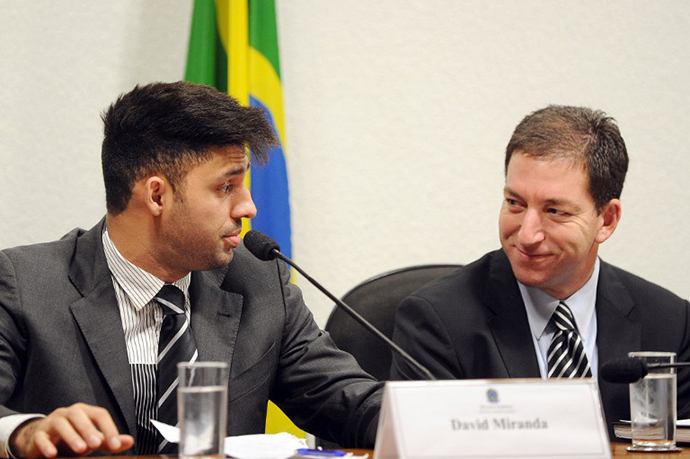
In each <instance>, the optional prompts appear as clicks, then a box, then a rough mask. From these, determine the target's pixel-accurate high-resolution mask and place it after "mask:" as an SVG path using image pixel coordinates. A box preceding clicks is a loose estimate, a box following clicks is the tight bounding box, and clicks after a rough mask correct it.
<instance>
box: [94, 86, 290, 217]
mask: <svg viewBox="0 0 690 459" xmlns="http://www.w3.org/2000/svg"><path fill="white" fill-rule="evenodd" d="M102 119H103V123H104V138H103V147H102V151H101V160H102V166H103V180H104V183H105V195H106V205H107V209H108V213H109V214H111V215H117V214H119V213H121V212H123V211H124V210H125V209H126V208H127V204H128V203H129V200H130V198H131V196H132V188H133V187H134V184H135V182H136V181H137V180H139V179H141V178H142V177H145V176H146V175H148V174H151V173H162V174H163V175H164V176H165V177H166V179H167V180H168V181H169V182H170V185H171V187H172V189H173V192H176V191H178V190H179V188H180V187H181V186H182V184H183V183H184V178H185V176H186V174H187V172H188V171H189V168H190V167H191V166H192V165H194V164H198V163H200V162H203V161H205V160H207V159H209V158H210V156H211V153H212V152H211V150H212V149H214V148H219V147H225V146H229V145H237V146H240V147H242V148H244V147H247V146H248V147H249V149H250V152H251V156H252V158H253V159H255V160H256V161H257V162H259V163H260V164H263V163H266V162H267V161H268V152H269V150H270V149H271V148H272V147H274V146H276V145H278V140H277V137H276V135H275V131H274V129H273V127H272V126H271V124H270V122H269V121H268V119H267V117H266V115H265V113H264V112H263V110H262V109H260V108H255V107H243V106H242V105H240V104H239V103H238V102H237V101H236V100H235V99H233V98H232V97H230V96H228V95H227V94H224V93H222V92H220V91H218V90H216V89H215V88H212V87H210V86H205V85H200V84H194V83H188V82H184V81H178V82H174V83H151V84H147V85H145V86H139V85H137V86H136V87H135V88H134V89H133V90H132V91H130V92H128V93H126V94H123V95H121V96H120V97H119V98H118V99H117V100H116V101H115V102H114V103H113V104H112V105H110V107H108V109H107V110H106V111H105V112H104V113H103V115H102Z"/></svg>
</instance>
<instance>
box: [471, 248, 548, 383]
mask: <svg viewBox="0 0 690 459" xmlns="http://www.w3.org/2000/svg"><path fill="white" fill-rule="evenodd" d="M484 298H485V300H484V304H485V305H486V306H487V307H488V308H489V309H491V310H492V311H493V312H494V314H495V316H494V317H493V318H492V319H490V320H489V328H490V330H491V333H492V335H493V337H494V341H495V343H496V347H497V348H498V351H499V353H500V354H501V358H502V359H503V365H504V366H505V368H506V371H507V372H508V377H510V378H539V377H540V376H541V375H540V373H539V363H538V361H537V356H536V351H535V350H534V344H533V341H532V332H531V330H530V327H529V322H528V320H527V312H526V311H525V305H524V303H523V301H522V295H520V289H519V288H518V285H517V281H516V280H515V277H514V276H513V271H512V269H511V267H510V262H509V261H508V258H507V257H506V256H505V254H504V252H503V251H502V250H499V251H497V252H494V256H493V257H492V260H491V265H490V267H489V281H488V282H487V287H486V291H485V293H484Z"/></svg>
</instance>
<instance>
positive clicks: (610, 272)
mask: <svg viewBox="0 0 690 459" xmlns="http://www.w3.org/2000/svg"><path fill="white" fill-rule="evenodd" d="M600 269H601V272H600V274H599V281H600V282H615V281H618V282H620V283H621V284H622V285H623V287H624V288H625V289H626V290H627V291H628V292H629V293H630V294H631V295H632V296H633V297H643V298H644V297H646V298H650V299H651V298H653V299H654V300H655V302H657V301H659V302H662V303H668V302H684V301H685V300H684V299H683V298H681V297H679V296H678V295H676V294H675V293H673V292H672V291H670V290H668V289H667V288H665V287H662V286H661V285H658V284H655V283H654V282H651V281H648V280H646V279H643V278H642V277H640V276H638V275H636V274H633V273H631V272H629V271H626V270H624V269H621V268H619V267H617V266H614V265H612V264H610V263H606V262H605V261H603V260H602V261H601V268H600ZM636 303H638V304H639V303H640V301H639V298H636Z"/></svg>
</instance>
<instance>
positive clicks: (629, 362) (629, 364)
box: [601, 357, 690, 384]
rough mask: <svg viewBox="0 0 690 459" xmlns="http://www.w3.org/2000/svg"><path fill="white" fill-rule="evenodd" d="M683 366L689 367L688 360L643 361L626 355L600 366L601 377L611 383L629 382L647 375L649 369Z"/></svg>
mask: <svg viewBox="0 0 690 459" xmlns="http://www.w3.org/2000/svg"><path fill="white" fill-rule="evenodd" d="M683 367H690V362H676V363H645V362H643V361H642V360H639V359H633V358H632V357H626V358H623V359H616V360H611V361H610V362H606V363H605V364H603V365H602V366H601V377H602V378H603V379H604V380H606V381H608V382H611V383H621V384H630V383H634V382H637V381H639V380H640V379H642V378H644V377H645V376H647V374H648V373H649V370H654V369H657V368H683Z"/></svg>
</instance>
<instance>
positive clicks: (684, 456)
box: [101, 443, 690, 459]
mask: <svg viewBox="0 0 690 459" xmlns="http://www.w3.org/2000/svg"><path fill="white" fill-rule="evenodd" d="M628 446H630V443H611V454H612V457H613V458H614V459H618V458H626V459H662V458H667V459H690V446H687V447H685V446H683V447H681V449H682V451H680V452H679V453H631V452H628V451H626V449H625V448H627V447H628ZM345 451H348V452H352V453H355V454H360V455H361V454H364V453H369V458H370V459H372V458H373V457H374V451H373V450H370V449H346V450H345ZM107 457H109V458H110V459H135V458H147V459H155V458H160V459H170V458H173V457H176V456H112V457H111V456H107ZM101 459H102V458H101Z"/></svg>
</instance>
